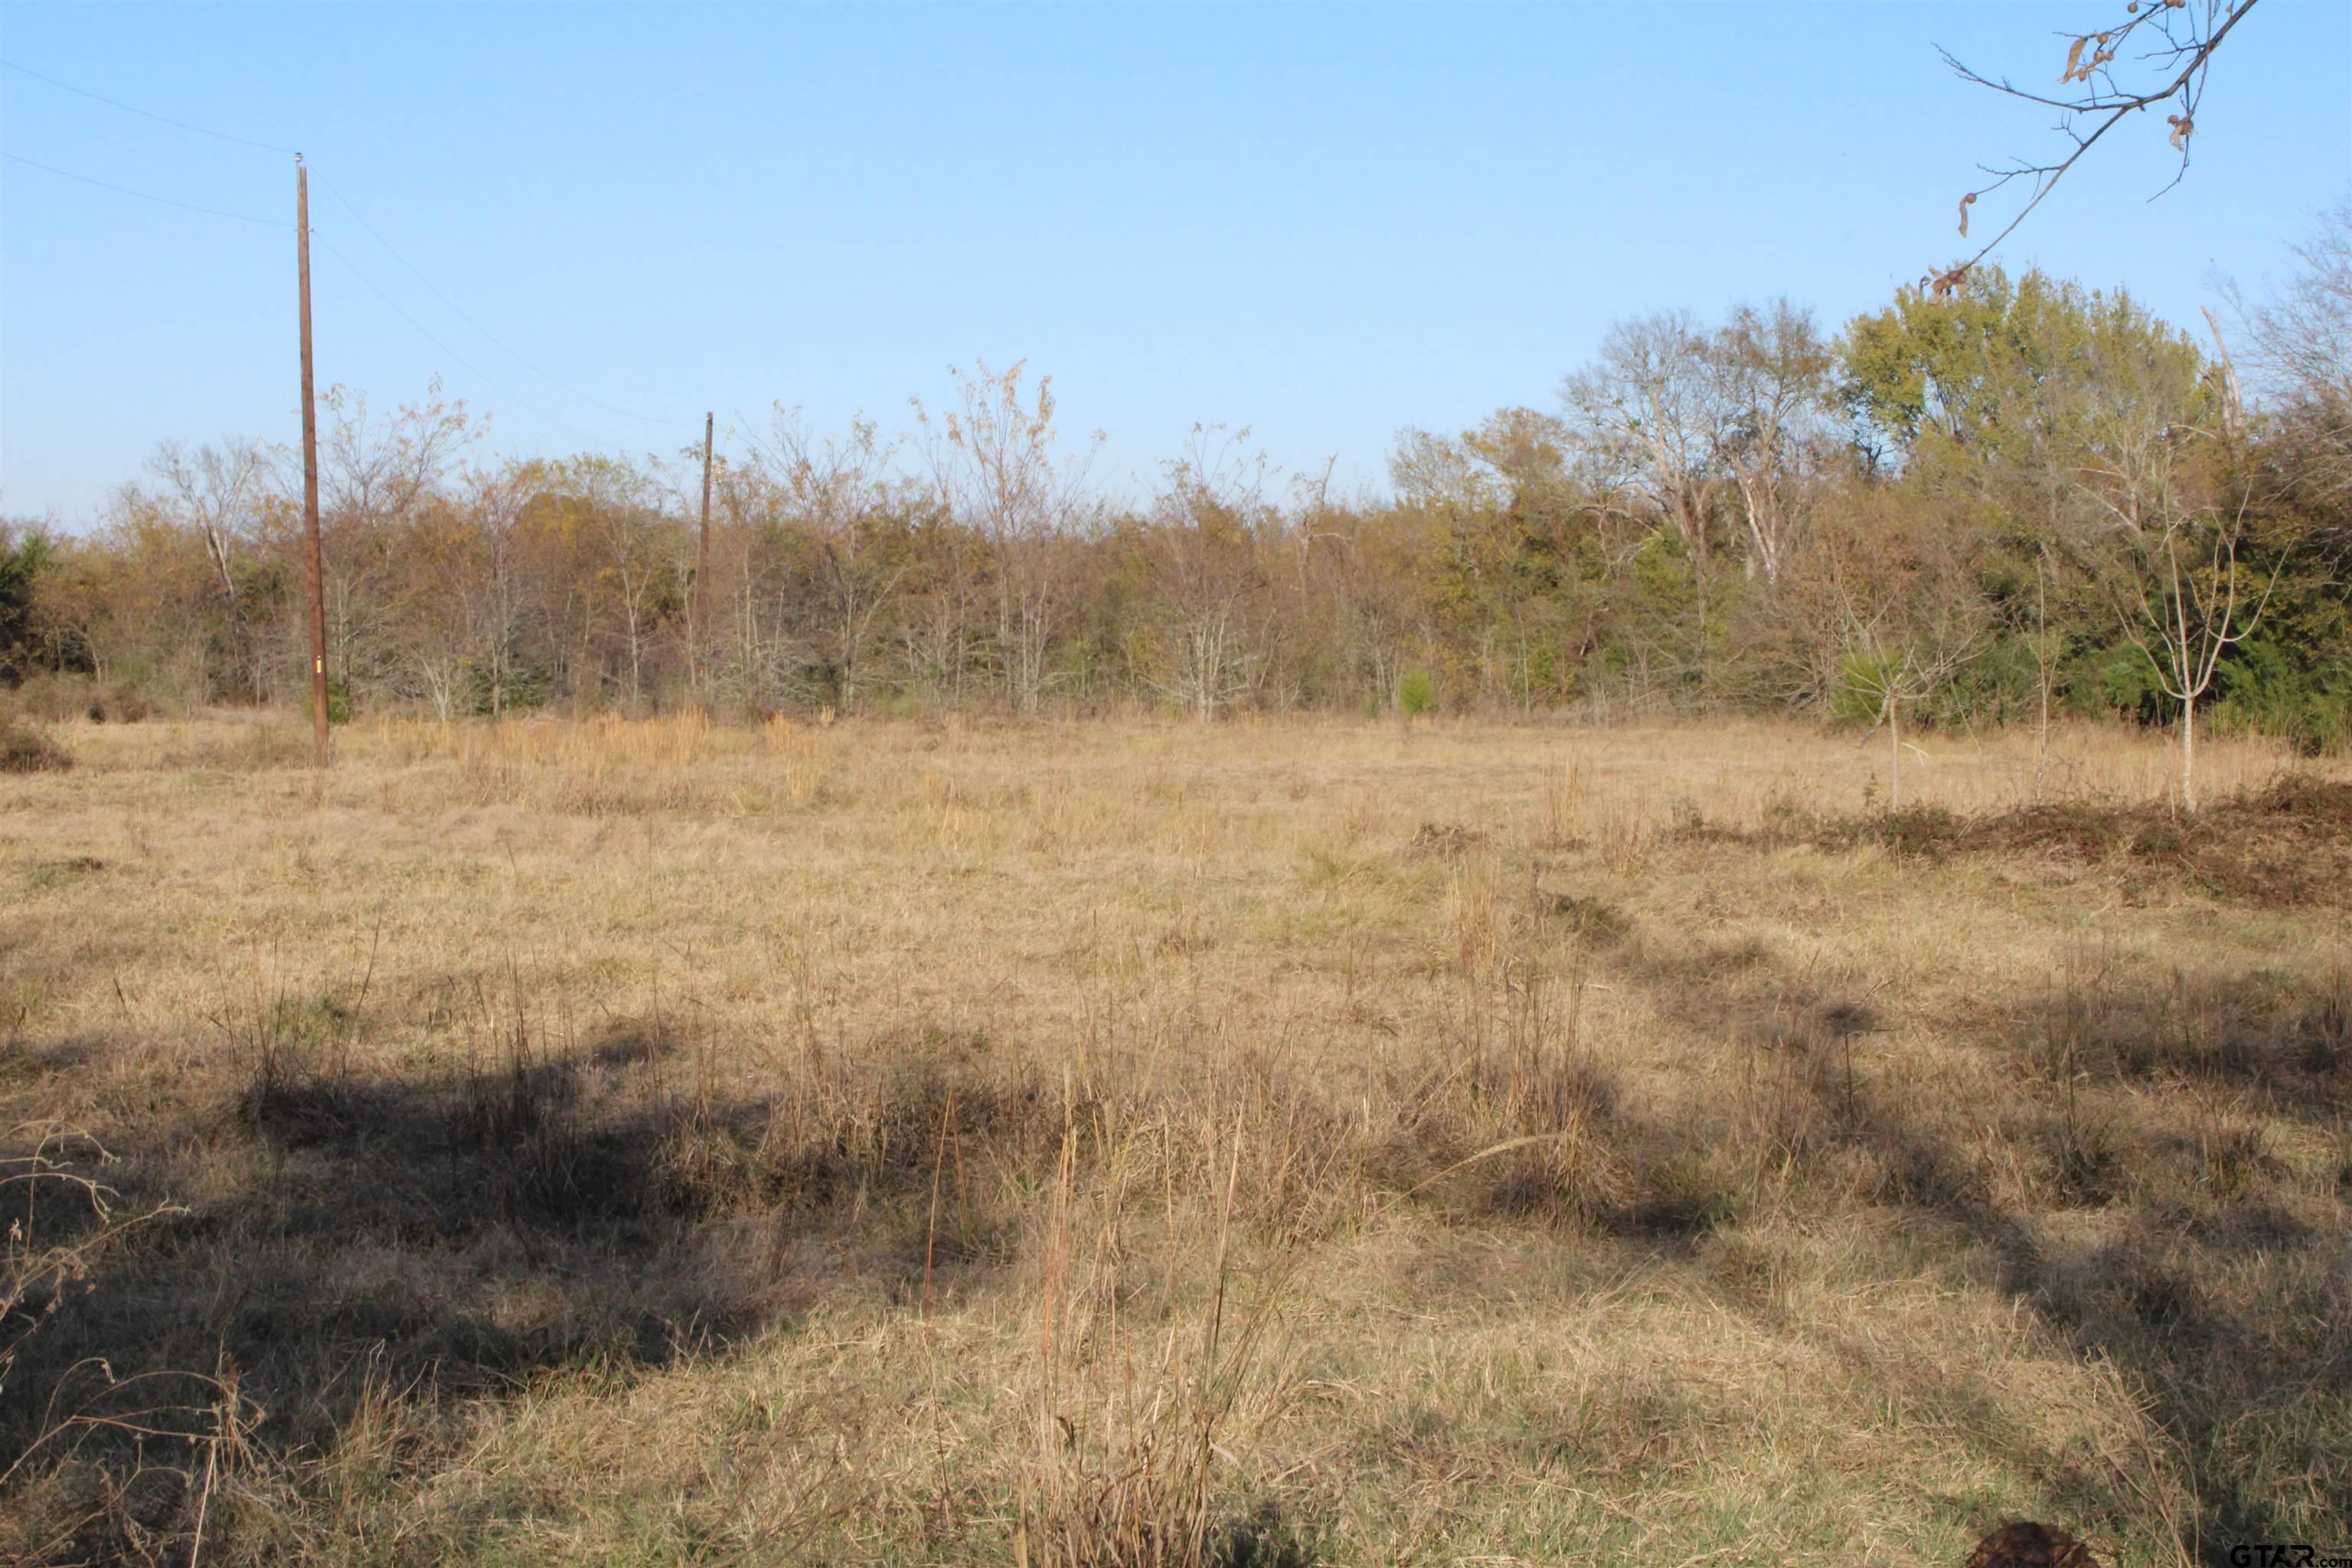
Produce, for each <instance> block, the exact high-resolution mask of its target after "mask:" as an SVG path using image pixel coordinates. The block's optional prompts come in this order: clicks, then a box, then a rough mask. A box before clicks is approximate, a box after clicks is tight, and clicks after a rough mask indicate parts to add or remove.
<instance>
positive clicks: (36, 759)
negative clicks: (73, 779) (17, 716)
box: [0, 722, 73, 773]
mask: <svg viewBox="0 0 2352 1568" xmlns="http://www.w3.org/2000/svg"><path fill="white" fill-rule="evenodd" d="M72 766H73V753H71V752H68V751H67V750H66V749H65V748H64V747H63V746H60V745H58V743H57V742H55V741H52V740H51V739H49V737H48V736H47V735H46V734H44V733H42V732H41V731H38V730H36V729H33V728H32V727H31V726H29V725H23V724H11V723H5V722H0V773H63V772H65V771H66V770H67V769H68V768H70V767H72Z"/></svg>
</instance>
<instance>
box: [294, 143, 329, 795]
mask: <svg viewBox="0 0 2352 1568" xmlns="http://www.w3.org/2000/svg"><path fill="white" fill-rule="evenodd" d="M294 256H295V267H296V270H297V271H298V273H299V277H300V280H301V296H302V541H303V547H304V552H305V553H306V554H307V555H308V556H309V558H310V730H311V734H312V737H313V739H314V740H315V741H316V742H317V749H318V758H317V761H318V765H319V766H320V767H321V768H323V767H325V766H326V765H327V596H326V591H325V589H324V587H323V586H322V584H321V582H320V578H321V576H322V574H321V572H320V567H319V406H318V401H317V399H316V397H315V396H314V395H313V389H312V383H311V379H310V170H308V169H306V168H304V167H303V166H302V154H301V153H295V154H294Z"/></svg>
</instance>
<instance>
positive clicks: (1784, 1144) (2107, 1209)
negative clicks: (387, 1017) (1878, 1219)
mask: <svg viewBox="0 0 2352 1568" xmlns="http://www.w3.org/2000/svg"><path fill="white" fill-rule="evenodd" d="M1733 956H1735V957H1737V956H1738V955H1736V954H1735V955H1733ZM1750 957H1751V959H1753V957H1754V955H1750ZM1629 967H1631V968H1632V969H1633V972H1634V973H1636V974H1637V975H1638V977H1639V978H1640V980H1641V981H1642V983H1643V984H1644V985H1645V986H1646V988H1647V989H1648V992H1649V994H1650V995H1651V997H1652V999H1653V1001H1654V1003H1655V1005H1657V1006H1658V1007H1659V1008H1660V1010H1661V1011H1662V1012H1664V1013H1665V1014H1666V1015H1667V1016H1670V1017H1674V1018H1675V1019H1676V1020H1677V1021H1678V1022H1680V1023H1682V1024H1683V1025H1684V1026H1686V1027H1689V1028H1691V1029H1693V1030H1694V1031H1696V1032H1698V1033H1700V1034H1701V1035H1703V1036H1705V1035H1712V1036H1713V1037H1717V1038H1719V1039H1723V1040H1725V1041H1726V1042H1727V1044H1728V1045H1729V1046H1730V1047H1732V1048H1735V1049H1740V1050H1744V1051H1748V1052H1751V1053H1760V1054H1764V1055H1767V1056H1769V1057H1770V1058H1774V1059H1775V1060H1776V1061H1777V1064H1778V1068H1777V1070H1775V1071H1772V1072H1770V1073H1769V1075H1767V1076H1766V1077H1765V1078H1764V1079H1763V1080H1762V1087H1760V1088H1759V1090H1758V1092H1757V1094H1756V1096H1755V1098H1754V1101H1753V1102H1752V1103H1750V1104H1749V1105H1748V1106H1745V1107H1742V1108H1739V1110H1736V1111H1735V1112H1734V1116H1735V1118H1736V1119H1740V1120H1743V1121H1744V1122H1745V1123H1746V1126H1745V1135H1747V1136H1749V1137H1753V1138H1758V1139H1760V1140H1762V1141H1764V1142H1767V1143H1768V1144H1769V1143H1770V1142H1772V1141H1773V1140H1775V1139H1778V1140H1780V1144H1779V1147H1778V1150H1777V1152H1779V1153H1780V1155H1781V1156H1782V1159H1781V1164H1780V1168H1781V1169H1782V1170H1783V1171H1785V1172H1789V1173H1792V1179H1793V1180H1795V1181H1798V1182H1802V1181H1805V1180H1807V1179H1809V1178H1813V1179H1818V1180H1820V1181H1821V1182H1822V1183H1823V1184H1824V1185H1825V1186H1834V1187H1837V1188H1839V1189H1841V1190H1842V1191H1843V1193H1844V1194H1846V1195H1847V1196H1848V1198H1849V1199H1859V1200H1860V1201H1861V1202H1864V1203H1865V1204H1869V1205H1877V1206H1883V1207H1891V1208H1894V1209H1896V1210H1898V1211H1902V1212H1905V1213H1907V1214H1912V1215H1917V1216H1919V1219H1920V1221H1921V1222H1922V1223H1923V1224H1924V1225H1925V1226H1927V1235H1928V1236H1930V1237H1933V1236H1934V1235H1936V1234H1937V1233H1939V1232H1940V1233H1943V1234H1946V1235H1949V1234H1952V1233H1957V1234H1958V1235H1959V1236H1960V1237H1965V1238H1966V1241H1967V1243H1968V1244H1969V1249H1970V1254H1971V1256H1972V1257H1973V1258H1974V1260H1975V1268H1976V1271H1977V1273H1978V1275H1979V1279H1981V1280H1982V1281H1983V1282H1984V1283H1985V1284H1986V1285H1987V1286H1989V1287H1990V1288H1992V1289H1998V1290H2000V1291H2002V1292H2004V1293H2005V1294H2006V1295H2008V1296H2009V1297H2010V1298H2011V1299H2012V1300H2014V1301H2016V1302H2017V1303H2018V1304H2019V1305H2020V1306H2021V1307H2022V1308H2023V1309H2025V1310H2029V1311H2030V1312H2032V1314H2033V1316H2034V1317H2035V1318H2036V1319H2037V1320H2038V1321H2040V1322H2041V1323H2042V1325H2044V1327H2045V1328H2046V1329H2047V1330H2049V1331H2051V1333H2052V1334H2053V1336H2054V1338H2055V1339H2056V1340H2057V1342H2060V1343H2063V1344H2064V1345H2067V1346H2069V1347H2071V1348H2072V1349H2073V1350H2074V1352H2075V1353H2076V1354H2077V1355H2078V1356H2080V1357H2081V1358H2082V1359H2083V1360H2084V1362H2085V1363H2110V1364H2112V1365H2113V1366H2114V1367H2115V1368H2116V1369H2117V1370H2118V1371H2119V1372H2120V1373H2122V1374H2123V1375H2124V1377H2125V1379H2126V1382H2127V1383H2128V1384H2130V1385H2131V1386H2132V1387H2133V1388H2135V1389H2137V1391H2138V1392H2139V1393H2140V1394H2142V1395H2143V1396H2144V1398H2145V1402H2146V1408H2147V1413H2148V1415H2149V1418H2150V1419H2151V1421H2152V1422H2153V1424H2154V1426H2155V1427H2156V1428H2157V1429H2158V1431H2159V1432H2160V1434H2161V1437H2160V1439H2159V1442H2160V1443H2161V1445H2162V1446H2163V1447H2165V1448H2166V1449H2167V1450H2168V1458H2171V1459H2172V1460H2173V1461H2175V1462H2176V1464H2177V1466H2178V1468H2179V1471H2180V1472H2181V1473H2182V1474H2183V1475H2184V1476H2185V1479H2186V1480H2187V1482H2188V1486H2189V1492H2190V1494H2191V1496H2192V1497H2193V1503H2192V1504H2189V1505H2188V1506H2186V1507H2184V1508H2183V1510H2182V1512H2183V1514H2184V1515H2185V1516H2186V1517H2181V1518H2179V1519H2177V1520H2175V1521H2173V1522H2174V1524H2175V1526H2176V1527H2177V1528H2178V1529H2179V1531H2180V1533H2181V1535H2182V1536H2183V1538H2184V1539H2185V1540H2186V1541H2189V1542H2196V1543H2197V1550H2198V1552H2199V1554H2200V1556H2201V1557H2203V1558H2204V1559H2205V1560H2206V1561H2210V1562H2212V1563H2222V1562H2226V1561H2228V1560H2229V1559H2228V1556H2227V1553H2228V1550H2229V1548H2230V1546H2231V1544H2232V1543H2235V1542H2250V1541H2271V1542H2292V1541H2305V1540H2312V1539H2314V1538H2315V1532H2316V1533H2317V1535H2319V1536H2322V1537H2325V1536H2326V1534H2327V1530H2328V1527H2329V1526H2330V1523H2331V1521H2341V1520H2343V1519H2345V1518H2347V1517H2352V1419H2347V1412H2352V1213H2348V1212H2347V1208H2348V1206H2352V1205H2347V1199H2352V1142H2347V1140H2346V1138H2345V1129H2346V1126H2347V1115H2352V1048H2347V1027H2346V1016H2347V1005H2346V1004H2347V992H2346V988H2345V985H2344V984H2343V983H2342V981H2341V979H2340V978H2339V979H2338V980H2336V982H2335V983H2333V984H2300V983H2295V982H2291V981H2288V980H2286V979H2284V978H2282V977H2281V976H2280V975H2278V974H2276V973H2270V972H2262V973H2248V974H2242V975H2236V976H2231V977H2225V978H2221V979H2203V980H2199V979H2190V978H2188V977H2184V976H2181V975H2178V974H2176V975H2173V976H2171V977H2170V978H2169V979H2168V982H2166V983H2163V984H2156V985H2153V986H2146V987H2138V988H2135V987H2133V986H2132V985H2131V984H2128V982H2127V981H2126V980H2125V979H2124V978H2122V977H2117V976H2112V975H2106V974H2097V975H2093V976H2089V977H2086V978H2082V979H2078V980H2075V981H2072V982H2069V983H2065V984H2059V985H2056V986H2053V987H2052V988H2050V989H2049V990H2047V991H2043V992H2040V993H2036V994H2028V995H2023V996H2018V997H2013V998H2011V999H2009V1000H2008V1001H2007V1002H2005V1003H2004V1004H2001V1005H1999V1006H1998V1007H1996V1008H1995V1009H1994V1011H1993V1014H1992V1016H1991V1017H1990V1021H1989V1022H1987V1023H1986V1024H1984V1025H1983V1026H1981V1027H1979V1028H1978V1029H1976V1030H1974V1031H1973V1032H1972V1034H1970V1033H1963V1036H1962V1037H1963V1038H1970V1037H1973V1038H1974V1040H1975V1042H1976V1044H1977V1046H1978V1047H1979V1048H1980V1049H1983V1050H1985V1051H1987V1052H1990V1053H1991V1054H1992V1055H1993V1056H1994V1058H1996V1060H1998V1061H1999V1062H2000V1064H2001V1067H2002V1069H2003V1071H2004V1072H2005V1073H2006V1074H2007V1077H2008V1081H2009V1082H2010V1083H2011V1085H2012V1086H2013V1088H2012V1090H2011V1093H2009V1094H2008V1095H2007V1096H2005V1097H2003V1098H2001V1099H2000V1100H1995V1101H1988V1102H1985V1103H1981V1104H1978V1105H1975V1106H1969V1105H1965V1104H1957V1103H1955V1097H1953V1096H1948V1095H1935V1094H1923V1093H1921V1092H1920V1091H1919V1089H1918V1087H1917V1086H1916V1084H1908V1083H1906V1082H1905V1081H1903V1079H1901V1077H1900V1076H1899V1074H1896V1073H1895V1071H1894V1070H1893V1069H1892V1068H1889V1067H1886V1066H1883V1065H1879V1064H1877V1063H1876V1062H1875V1061H1874V1055H1873V1054H1872V1053H1867V1052H1865V1053H1864V1059H1863V1060H1861V1061H1859V1062H1857V1060H1856V1058H1855V1055H1854V1053H1853V1052H1852V1051H1851V1050H1850V1049H1848V1048H1847V1047H1848V1045H1849V1044H1850V1041H1851V1037H1853V1035H1854V1034H1855V1033H1857V1032H1860V1031H1864V1030H1866V1029H1867V1028H1868V1027H1869V1026H1870V1025H1871V1023H1872V1022H1873V1019H1872V1015H1871V1011H1870V1007H1869V1005H1868V1003H1867V1002H1866V1001H1864V1000H1860V999H1853V998H1846V997H1842V996H1839V995H1837V994H1834V993H1833V992H1831V991H1827V990H1824V989H1822V988H1821V987H1818V986H1814V985H1809V984H1806V983H1804V982H1802V981H1801V980H1799V979H1797V978H1795V977H1790V976H1781V975H1779V974H1775V973H1772V972H1771V965H1770V963H1769V958H1763V959H1754V961H1752V962H1748V963H1725V964H1716V963H1711V962H1709V959H1708V955H1706V954H1705V953H1696V954H1685V955H1680V956H1678V957H1672V958H1668V959H1665V960H1660V959H1657V958H1655V957H1650V958H1641V957H1638V956H1637V958H1636V960H1635V962H1634V963H1633V964H1631V965H1630V966H1629ZM1711 977H1712V978H1711ZM2278 1122H2284V1124H2285V1125H2286V1126H2287V1127H2288V1128H2290V1129H2296V1130H2299V1131H2298V1132H2297V1134H2296V1136H2297V1137H2298V1138H2299V1139H2307V1140H2308V1144H2309V1145H2310V1146H2312V1147H2316V1148H2317V1149H2318V1150H2320V1157H2319V1159H2318V1160H2317V1162H2316V1168H2314V1162H2313V1161H2312V1160H2311V1159H2310V1158H2309V1157H2308V1153H2309V1149H2308V1148H2306V1150H2305V1155H2306V1157H2305V1159H2304V1160H2303V1161H2302V1163H2301V1164H2300V1166H2298V1164H2297V1163H2294V1162H2290V1161H2289V1160H2287V1159H2285V1158H2284V1157H2283V1156H2282V1154H2281V1152H2279V1148H2278V1147H2277V1146H2276V1145H2277V1140H2278V1137H2279V1134H2277V1133H2276V1132H2275V1131H2272V1130H2271V1128H2272V1125H2273V1123H2278ZM1791 1130H1793V1131H1791ZM2331 1150H2332V1152H2329V1151H2331ZM1994 1151H1999V1152H2000V1158H2001V1159H2002V1161H2003V1162H2004V1163H2005V1168H2004V1169H1998V1170H1997V1169H1996V1168H1995V1167H1994V1164H1993V1163H1992V1154H1993V1152H1994ZM2020 1167H2022V1171H2023V1173H2022V1174H2021V1173H2020ZM2020 1184H2023V1186H2024V1188H2025V1191H2026V1194H2027V1195H2026V1196H2024V1197H2022V1198H2021V1197H2020V1196H2018V1195H2017V1189H2018V1187H2019V1186H2020ZM2004 1191H2006V1192H2007V1193H2008V1194H2009V1195H2008V1196H2007V1197H2006V1198H2004V1197H2003V1196H2002V1195H2001V1194H2003V1193H2004ZM2068 1209H2074V1210H2078V1211H2079V1210H2090V1211H2095V1220H2096V1222H2097V1223H2095V1224H2094V1225H2089V1226H2085V1225H2083V1224H2068V1225H2064V1226H2056V1225H2052V1224H2049V1223H2047V1222H2048V1221H2049V1220H2050V1219H2051V1217H2052V1216H2053V1214H2055V1213H2057V1212H2059V1211H2063V1210H2068ZM1735 1294H1737V1293H1736V1292H1735ZM1746 1305H1747V1306H1748V1309H1749V1310H1758V1309H1757V1308H1756V1306H1755V1304H1754V1303H1753V1302H1748V1303H1746ZM1849 1349H1853V1347H1849ZM1855 1353H1861V1352H1859V1351H1857V1352H1855ZM1889 1375H1891V1376H1896V1377H1900V1376H1901V1370H1900V1368H1899V1366H1897V1367H1895V1368H1894V1369H1893V1370H1892V1371H1891V1372H1890V1373H1889ZM1910 1393H1911V1394H1912V1395H1916V1397H1918V1398H1919V1399H1920V1400H1921V1401H1922V1402H1923V1405H1926V1406H1927V1407H1928V1408H1934V1407H1935V1406H1936V1405H1937V1403H1938V1402H1941V1403H1944V1404H1950V1403H1951V1402H1952V1401H1953V1400H1955V1399H1958V1401H1959V1402H1960V1404H1961V1405H1969V1406H1971V1407H1972V1409H1973V1410H1974V1414H1973V1415H1971V1416H1970V1420H1971V1421H1972V1422H1973V1424H1975V1425H1979V1426H1983V1425H1986V1424H1987V1423H1990V1424H1991V1425H1992V1426H1999V1425H2000V1415H1999V1412H1998V1408H1997V1404H1988V1402H1987V1401H1986V1400H1985V1399H1983V1398H1981V1397H1979V1395H1977V1394H1971V1393H1969V1391H1968V1390H1966V1389H1960V1390H1958V1391H1956V1390H1954V1389H1953V1388H1952V1387H1951V1386H1950V1385H1949V1384H1948V1380H1946V1379H1944V1378H1943V1377H1941V1376H1940V1375H1937V1376H1928V1377H1924V1378H1922V1379H1920V1380H1919V1381H1918V1382H1917V1384H1916V1387H1915V1388H1913V1389H1912V1390H1911V1391H1910ZM1979 1407H1980V1408H1979ZM2015 1442H2016V1446H2018V1447H2025V1446H2026V1445H2024V1444H2023V1441H2022V1439H2016V1440H2015ZM2044 1469H2045V1474H2046V1476H2047V1478H2048V1481H2049V1486H2050V1490H2051V1493H2052V1495H2053V1498H2055V1499H2057V1500H2061V1501H2062V1502H2065V1503H2069V1504H2072V1505H2074V1506H2079V1507H2080V1508H2082V1509H2083V1510H2084V1516H2083V1518H2082V1521H2081V1522H2084V1523H2090V1524H2095V1525H2096V1524H2101V1523H2104V1524H2105V1525H2106V1526H2108V1527H2110V1528H2116V1527H2118V1526H2120V1525H2122V1524H2124V1523H2126V1522H2127V1521H2128V1520H2129V1519H2130V1518H2131V1517H2133V1516H2137V1519H2138V1521H2139V1526H2140V1528H2141V1529H2143V1530H2144V1529H2146V1528H2147V1524H2148V1522H2149V1520H2148V1518H2147V1515H2148V1514H2149V1513H2150V1512H2151V1511H2152V1510H2151V1508H2150V1506H2149V1504H2148V1501H2147V1497H2146V1496H2145V1493H2144V1489H2143V1488H2142V1485H2141V1481H2142V1479H2143V1478H2136V1477H2134V1476H2131V1475H2129V1474H2127V1473H2125V1471H2124V1470H2123V1469H2118V1468H2116V1465H2115V1463H2114V1461H2113V1457H2111V1456H2101V1457H2097V1458H2092V1457H2087V1456H2081V1455H2072V1456H2065V1455H2057V1454H2052V1455H2048V1456H2045V1457H2044ZM2118 1506H2120V1507H2121V1509H2122V1513H2121V1515H2117V1514H2116V1509H2117V1507H2118ZM2103 1507H2104V1508H2105V1510H2106V1511H2107V1512H2108V1515H2109V1517H2108V1518H2106V1519H2105V1520H2104V1521H2102V1520H2099V1519H2098V1518H2096V1517H2095V1516H2096V1515H2097V1514H2098V1512H2099V1511H2100V1510H2102V1508H2103Z"/></svg>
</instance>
